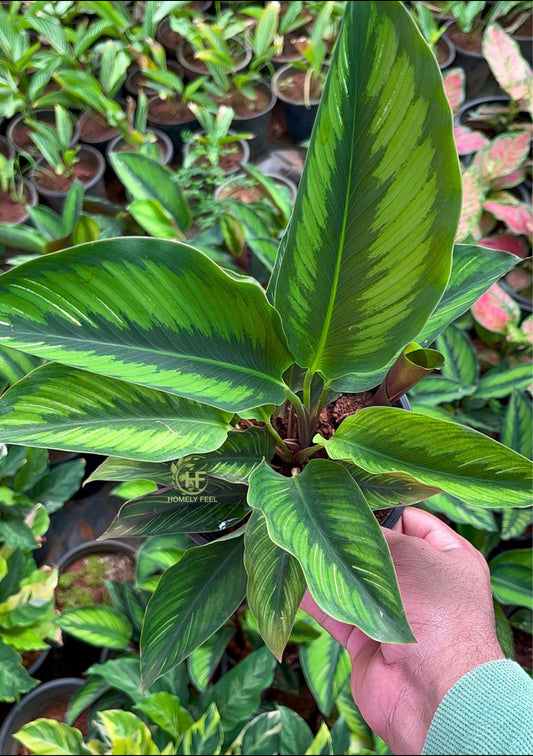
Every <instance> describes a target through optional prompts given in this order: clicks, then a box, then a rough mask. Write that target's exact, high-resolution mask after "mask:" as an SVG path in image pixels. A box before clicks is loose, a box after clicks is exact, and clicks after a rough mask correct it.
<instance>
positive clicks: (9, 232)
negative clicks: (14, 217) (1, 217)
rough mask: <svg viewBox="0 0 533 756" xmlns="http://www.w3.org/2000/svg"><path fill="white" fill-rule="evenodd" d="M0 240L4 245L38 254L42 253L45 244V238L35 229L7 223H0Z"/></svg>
mask: <svg viewBox="0 0 533 756" xmlns="http://www.w3.org/2000/svg"><path fill="white" fill-rule="evenodd" d="M0 242H2V244H5V245H6V247H13V249H16V250H19V251H22V250H24V251H25V252H37V253H38V254H42V253H43V252H44V251H45V246H46V239H45V238H43V235H42V234H41V233H40V232H39V231H37V230H36V229H34V228H28V227H26V226H12V225H9V224H0Z"/></svg>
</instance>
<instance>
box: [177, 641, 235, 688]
mask: <svg viewBox="0 0 533 756" xmlns="http://www.w3.org/2000/svg"><path fill="white" fill-rule="evenodd" d="M234 635H235V630H234V629H233V628H231V627H221V628H220V630H217V632H216V633H214V634H213V635H212V636H211V637H210V638H208V639H207V640H206V641H205V643H202V645H201V646H200V647H199V648H197V649H196V650H195V651H193V652H192V654H191V655H190V656H189V658H188V660H187V668H188V671H189V676H190V678H191V682H192V683H193V685H194V686H195V687H196V688H198V690H201V691H204V690H207V687H208V685H209V682H210V680H211V677H212V675H213V673H214V671H215V669H216V667H217V665H218V663H219V662H220V660H221V659H222V655H223V653H224V651H225V650H226V647H227V645H228V643H229V642H230V640H231V639H232V637H233V636H234Z"/></svg>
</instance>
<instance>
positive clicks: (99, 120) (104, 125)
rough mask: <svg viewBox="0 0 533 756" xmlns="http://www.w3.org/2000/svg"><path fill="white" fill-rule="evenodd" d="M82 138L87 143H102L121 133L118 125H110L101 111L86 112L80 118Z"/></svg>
mask: <svg viewBox="0 0 533 756" xmlns="http://www.w3.org/2000/svg"><path fill="white" fill-rule="evenodd" d="M79 127H80V140H81V141H82V142H87V144H93V145H100V144H102V143H104V142H108V141H109V140H110V139H113V137H115V136H117V134H119V133H120V131H119V129H118V128H117V127H116V126H110V125H109V124H108V122H107V120H106V118H105V117H104V116H103V115H102V114H101V113H97V112H94V113H92V112H91V113H84V114H83V115H82V116H81V117H80V120H79Z"/></svg>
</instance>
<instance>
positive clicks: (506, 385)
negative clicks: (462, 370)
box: [474, 362, 533, 399]
mask: <svg viewBox="0 0 533 756" xmlns="http://www.w3.org/2000/svg"><path fill="white" fill-rule="evenodd" d="M532 381H533V376H532V372H531V363H530V362H520V363H518V365H513V366H512V367H509V366H508V365H507V364H506V363H502V364H501V365H497V366H496V367H495V368H492V369H491V370H489V371H487V372H486V373H485V375H484V376H483V377H482V379H481V380H480V382H479V385H478V387H477V389H476V393H475V394H474V396H475V397H476V399H490V398H492V397H498V398H500V399H501V398H502V397H504V396H509V394H511V393H512V392H513V391H520V390H521V389H527V388H528V387H529V386H531V384H532Z"/></svg>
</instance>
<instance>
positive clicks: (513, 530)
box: [500, 509, 533, 541]
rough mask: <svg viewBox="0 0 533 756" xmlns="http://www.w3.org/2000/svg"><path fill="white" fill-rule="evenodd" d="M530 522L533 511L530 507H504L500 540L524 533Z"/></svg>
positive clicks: (532, 518)
mask: <svg viewBox="0 0 533 756" xmlns="http://www.w3.org/2000/svg"><path fill="white" fill-rule="evenodd" d="M532 523H533V511H532V510H531V509H504V510H503V512H502V524H501V528H500V537H501V539H502V541H508V540H509V539H510V538H518V537H519V536H521V535H524V534H525V531H526V528H529V527H530V525H531V524H532Z"/></svg>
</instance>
